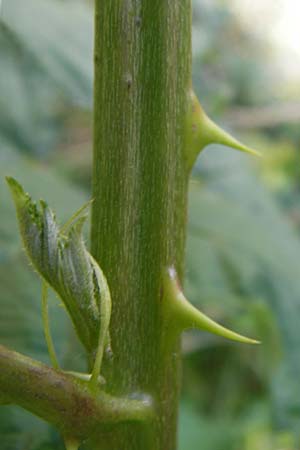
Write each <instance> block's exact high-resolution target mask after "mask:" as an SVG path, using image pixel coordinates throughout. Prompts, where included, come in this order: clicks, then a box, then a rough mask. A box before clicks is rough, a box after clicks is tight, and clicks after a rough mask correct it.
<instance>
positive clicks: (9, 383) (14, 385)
mask: <svg viewBox="0 0 300 450" xmlns="http://www.w3.org/2000/svg"><path fill="white" fill-rule="evenodd" d="M135 398H137V395H135ZM1 401H3V403H13V404H16V405H19V406H21V407H23V408H24V409H26V410H28V411H30V412H31V413H33V414H35V415H37V416H39V417H41V418H42V419H44V420H46V421H47V422H50V423H52V424H53V425H55V426H56V427H57V428H58V429H59V430H60V431H61V432H62V433H63V434H69V433H71V434H72V436H74V437H77V438H78V439H85V438H86V437H87V436H91V435H93V434H94V433H96V432H99V430H100V429H102V430H109V429H110V428H111V427H112V426H114V425H115V424H117V423H120V422H130V421H137V422H144V421H146V420H151V418H152V415H153V409H152V404H151V401H150V400H149V398H145V397H144V398H143V399H141V400H139V399H138V400H132V399H128V398H116V397H112V396H110V395H109V394H107V393H105V392H103V391H100V390H99V392H98V393H96V395H95V391H93V392H91V390H90V389H89V385H88V382H87V381H84V380H80V379H78V378H77V377H75V376H73V375H71V374H67V373H64V372H62V371H58V370H54V369H52V368H50V367H48V366H47V365H45V364H42V363H40V362H37V361H35V360H33V359H31V358H28V357H27V356H23V355H21V354H20V353H16V352H14V351H11V350H9V349H7V348H5V347H3V346H2V345H0V402H1Z"/></svg>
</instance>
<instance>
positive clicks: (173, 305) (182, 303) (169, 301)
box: [164, 267, 260, 344]
mask: <svg viewBox="0 0 300 450" xmlns="http://www.w3.org/2000/svg"><path fill="white" fill-rule="evenodd" d="M164 281H165V283H164V287H165V297H166V298H165V302H166V308H168V313H169V317H168V320H170V322H171V323H172V325H173V326H174V327H175V328H177V331H178V332H179V333H181V332H182V331H184V330H187V329H192V328H195V329H199V330H204V331H208V332H210V333H213V334H216V335H217V336H221V337H224V338H226V339H230V340H232V341H236V342H242V343H244V344H259V343H260V342H259V341H257V340H255V339H251V338H248V337H245V336H242V335H241V334H238V333H235V332H234V331H231V330H229V329H228V328H225V327H223V326H222V325H219V324H218V323H217V322H215V321H214V320H212V319H210V318H209V317H207V316H206V315H205V314H203V313H202V312H201V311H199V310H198V309H197V308H195V307H194V306H193V305H192V304H191V303H190V302H189V301H188V300H187V299H186V298H185V296H184V294H183V292H182V290H181V288H180V285H179V282H178V278H177V274H176V271H175V269H174V268H173V267H172V268H169V269H168V271H167V275H166V276H165V280H164Z"/></svg>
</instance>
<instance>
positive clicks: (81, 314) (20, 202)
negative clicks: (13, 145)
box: [7, 177, 110, 354]
mask: <svg viewBox="0 0 300 450" xmlns="http://www.w3.org/2000/svg"><path fill="white" fill-rule="evenodd" d="M7 182H8V185H9V187H10V190H11V192H12V195H13V198H14V202H15V206H16V210H17V217H18V221H19V227H20V232H21V236H22V240H23V243H24V247H25V250H26V253H27V255H28V257H29V259H30V261H31V262H32V264H33V266H34V268H35V269H36V270H37V271H38V273H39V274H40V275H41V276H42V278H43V279H44V280H45V281H46V282H47V283H48V284H49V286H51V287H52V288H53V289H54V291H55V292H56V293H57V294H58V295H59V297H60V298H61V300H62V301H63V303H64V305H65V306H66V309H67V311H68V312H69V314H70V316H71V319H72V321H73V324H74V327H75V329H76V331H77V334H78V336H79V338H80V340H81V341H82V343H83V345H84V346H85V347H86V349H87V350H88V351H89V352H92V353H93V354H95V353H96V352H97V349H98V341H99V332H100V328H101V326H102V316H103V312H102V311H103V308H104V311H105V316H108V317H105V320H104V322H105V324H104V328H105V334H107V332H108V323H109V316H110V304H109V305H108V306H107V305H103V304H101V302H102V303H103V302H109V303H110V296H109V295H107V290H108V286H107V283H106V280H105V277H104V275H103V273H102V271H101V269H100V267H99V266H98V264H97V263H96V262H95V260H94V259H93V258H92V256H91V255H90V253H89V252H88V251H87V249H86V247H85V243H84V240H83V236H82V227H83V224H84V221H85V219H86V217H83V216H81V217H75V219H74V220H73V221H72V223H71V224H70V226H69V227H67V228H66V227H64V230H63V231H64V232H63V233H61V230H60V228H59V226H58V224H57V222H56V218H55V215H54V213H53V212H52V210H51V209H50V208H49V207H48V206H47V204H46V203H45V202H44V201H40V205H39V206H38V205H37V204H36V203H34V202H33V201H32V200H31V198H30V196H29V195H28V194H27V193H25V192H24V190H23V188H22V186H21V185H20V184H19V183H18V182H17V181H16V180H14V179H13V178H10V177H8V178H7ZM104 284H105V286H104ZM102 291H104V297H105V298H104V299H103V301H102ZM103 331H104V330H102V332H103ZM100 334H103V333H100ZM102 340H103V339H102Z"/></svg>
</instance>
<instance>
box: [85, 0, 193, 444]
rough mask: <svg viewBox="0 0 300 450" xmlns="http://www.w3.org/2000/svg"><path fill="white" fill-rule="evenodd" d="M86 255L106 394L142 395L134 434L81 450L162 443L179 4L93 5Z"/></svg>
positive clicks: (174, 384)
mask: <svg viewBox="0 0 300 450" xmlns="http://www.w3.org/2000/svg"><path fill="white" fill-rule="evenodd" d="M95 6H96V16H95V30H96V36H95V98H94V114H95V116H94V166H93V198H94V203H93V207H92V234H91V236H92V254H93V256H94V257H95V259H96V260H97V261H98V263H99V265H100V266H101V267H102V269H103V272H104V273H105V276H106V277H107V281H108V284H109V286H110V290H111V296H112V317H111V325H110V332H111V345H112V350H113V359H112V360H111V361H106V360H104V361H103V364H102V366H103V367H102V369H101V373H102V374H103V375H104V377H105V379H106V380H107V385H106V386H107V387H106V388H107V390H108V392H111V393H113V394H114V395H126V394H128V393H130V392H143V393H148V394H150V395H151V397H153V399H154V402H155V405H156V411H157V414H156V420H155V421H154V423H153V424H152V425H151V427H152V433H150V435H152V436H154V438H153V439H154V442H153V443H149V438H148V437H147V436H148V435H146V432H143V431H141V432H140V430H137V429H136V427H135V426H132V425H131V424H127V425H125V426H122V427H120V428H119V429H118V430H116V432H115V433H114V435H113V436H108V437H107V436H101V435H99V438H98V440H97V442H96V443H95V442H93V445H91V449H92V450H95V449H97V448H99V449H100V448H101V449H102V450H108V449H109V450H120V448H122V450H140V449H141V448H143V447H145V446H146V443H147V442H148V447H149V448H150V449H151V450H174V449H175V448H176V427H177V408H178V395H179V387H180V385H179V373H180V351H179V348H180V345H179V340H177V341H176V342H173V345H172V347H171V348H169V349H168V350H166V349H165V346H164V343H163V339H164V327H165V322H164V320H163V306H162V302H161V299H162V290H163V280H162V272H163V268H165V267H169V266H170V265H174V266H175V267H176V270H177V273H179V276H180V278H182V274H183V255H184V246H185V225H186V211H187V178H188V177H187V169H186V161H185V149H184V147H185V126H184V125H185V117H186V114H187V107H188V92H189V86H190V79H191V4H190V0H173V1H172V2H170V1H162V0H135V1H134V2H133V1H132V0H115V1H113V2H106V1H103V0H96V1H95Z"/></svg>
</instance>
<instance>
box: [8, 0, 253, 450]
mask: <svg viewBox="0 0 300 450" xmlns="http://www.w3.org/2000/svg"><path fill="white" fill-rule="evenodd" d="M95 24H96V34H95V86H94V87H95V89H94V164H93V201H92V202H88V203H87V204H85V205H83V207H82V208H80V210H78V211H77V212H75V214H74V215H73V216H72V217H71V218H70V220H69V221H68V222H67V223H66V224H65V225H63V226H61V227H60V226H59V225H58V222H57V221H56V217H55V214H54V213H53V211H52V210H51V209H50V208H49V207H48V205H47V204H46V203H45V202H44V201H41V202H40V204H39V205H38V204H36V203H35V202H34V201H32V199H31V197H30V196H29V194H27V193H26V192H25V191H24V189H23V187H22V186H21V185H20V184H19V183H18V182H17V181H16V180H15V179H14V178H12V177H7V182H8V185H9V188H10V190H11V193H12V196H13V199H14V203H15V207H16V212H17V217H18V223H19V228H20V233H21V236H22V240H23V244H24V248H25V251H26V253H27V255H28V258H29V260H30V262H31V263H32V266H33V267H34V269H35V270H36V271H37V272H38V274H39V275H40V277H41V279H42V317H43V324H44V332H45V338H46V342H47V346H48V350H49V356H50V360H51V362H52V366H53V367H49V366H47V365H45V364H42V363H41V362H38V361H34V360H32V359H31V358H28V357H25V356H23V355H21V354H19V353H16V352H14V351H11V350H8V349H6V348H4V347H2V346H1V347H0V354H1V357H0V368H1V370H0V400H1V403H3V404H7V403H14V404H18V405H20V406H22V407H23V408H25V409H27V410H28V411H31V412H32V413H34V414H36V415H37V416H39V417H41V418H43V419H45V420H46V421H48V422H50V423H52V424H53V425H54V426H55V427H57V428H58V429H59V430H60V432H61V434H62V436H63V438H64V440H65V444H66V448H67V449H68V450H76V449H78V448H79V446H81V445H83V446H84V447H85V448H87V449H90V450H97V449H99V450H100V449H102V450H108V449H109V450H120V449H122V450H141V448H145V449H149V450H174V449H175V448H176V422H177V405H178V392H179V389H180V383H179V371H180V350H179V340H180V335H181V333H182V332H183V331H184V330H185V329H189V328H197V329H202V330H205V331H209V332H212V333H215V334H217V335H219V336H223V337H226V338H229V339H232V340H235V341H238V342H243V343H257V341H255V340H252V339H249V338H246V337H244V336H241V335H239V334H237V333H234V332H232V331H230V330H228V329H226V328H224V327H222V326H221V325H219V324H217V323H216V322H214V321H213V320H211V319H209V318H208V317H207V316H206V315H205V314H203V313H202V312H200V311H199V310H197V309H196V308H195V307H193V306H192V305H191V304H190V303H189V302H188V300H187V299H186V298H185V296H184V294H183V292H182V288H181V283H182V277H183V260H184V246H185V224H186V209H187V204H186V203H187V188H188V178H189V174H190V172H191V169H192V167H193V164H194V162H195V160H196V158H197V156H198V154H199V152H200V151H201V150H202V149H203V148H204V147H206V146H207V145H209V144H211V143H220V144H224V145H227V146H231V147H233V148H236V149H238V150H241V151H245V152H249V153H253V154H256V153H257V152H255V151H254V150H251V149H249V148H248V147H246V146H244V145H243V144H241V143H240V142H238V141H237V140H235V139H234V138H233V137H231V136H230V135H229V134H228V133H226V132H225V131H223V130H222V129H221V128H219V127H218V126H217V125H215V124H214V123H213V122H212V121H211V120H210V119H209V118H208V117H207V115H206V114H205V113H204V111H203V109H202V108H201V106H200V104H199V102H198V100H197V98H196V96H195V94H194V93H193V92H192V91H191V88H190V85H191V81H190V80H191V5H190V0H184V1H182V0H174V2H172V5H171V4H170V2H161V0H154V1H153V0H138V1H136V2H134V4H132V2H130V1H127V0H126V1H123V2H120V1H116V2H113V3H109V2H102V1H101V0H96V2H95ZM166 61H167V64H166ZM175 68H176V70H175ZM90 205H91V207H92V221H91V250H90V251H89V250H88V249H87V248H86V244H85V242H84V239H83V236H82V228H83V225H84V222H85V218H86V214H85V211H86V210H87V208H88V207H89V206H90ZM49 288H51V289H53V290H54V291H55V293H56V294H57V295H58V296H59V297H60V299H61V300H62V302H63V304H64V305H65V307H66V310H67V311H68V313H69V315H70V318H71V321H72V323H73V326H74V329H75V330H76V333H77V335H78V338H79V340H80V341H81V343H82V345H83V347H84V349H85V352H86V359H87V373H77V372H70V371H64V370H63V368H61V367H60V364H59V356H57V355H56V352H55V342H53V341H52V338H51V332H50V324H49V318H48V304H47V291H48V289H49Z"/></svg>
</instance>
